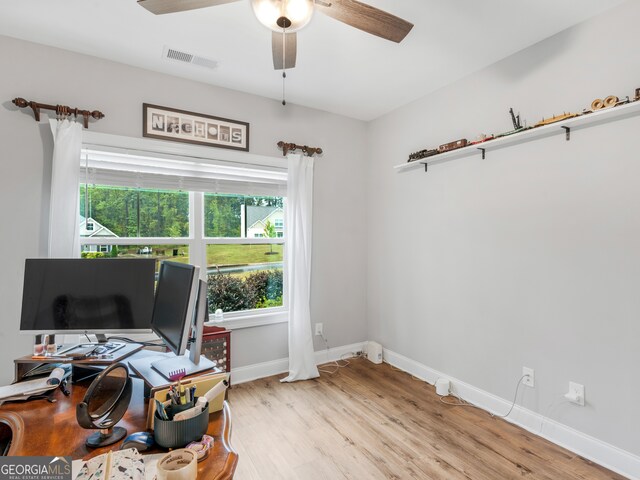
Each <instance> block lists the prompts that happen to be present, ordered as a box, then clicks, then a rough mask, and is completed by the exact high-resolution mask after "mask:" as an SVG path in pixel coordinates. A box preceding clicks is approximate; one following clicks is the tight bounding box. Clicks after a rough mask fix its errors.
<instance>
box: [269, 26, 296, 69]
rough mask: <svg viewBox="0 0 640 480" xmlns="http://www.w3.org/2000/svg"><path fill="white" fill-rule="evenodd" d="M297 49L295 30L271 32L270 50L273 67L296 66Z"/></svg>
mask: <svg viewBox="0 0 640 480" xmlns="http://www.w3.org/2000/svg"><path fill="white" fill-rule="evenodd" d="M283 37H284V38H283ZM283 44H284V48H283ZM297 49H298V39H297V36H296V32H293V33H285V34H282V33H280V32H271V50H272V51H273V68H274V69H276V70H282V69H283V68H294V67H295V66H296V53H297V52H296V51H297Z"/></svg>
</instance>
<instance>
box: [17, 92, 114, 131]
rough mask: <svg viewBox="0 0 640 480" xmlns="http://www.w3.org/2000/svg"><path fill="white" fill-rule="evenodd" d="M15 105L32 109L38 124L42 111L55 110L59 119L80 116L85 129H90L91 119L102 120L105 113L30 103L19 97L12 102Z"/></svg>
mask: <svg viewBox="0 0 640 480" xmlns="http://www.w3.org/2000/svg"><path fill="white" fill-rule="evenodd" d="M12 102H13V104H14V105H15V106H16V107H18V108H27V107H31V110H33V116H34V117H35V119H36V122H39V121H40V109H43V110H53V111H54V112H56V115H57V116H58V117H68V116H70V115H73V116H74V117H77V116H78V115H80V116H82V119H83V122H82V123H83V125H84V128H89V117H92V118H95V119H96V120H100V119H101V118H104V113H102V112H101V111H99V110H94V111H92V112H91V111H89V110H81V109H79V108H71V107H69V106H67V105H48V104H46V103H37V102H30V101H28V100H25V99H24V98H22V97H17V98H14V99H13V100H12Z"/></svg>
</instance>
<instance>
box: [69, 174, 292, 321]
mask: <svg viewBox="0 0 640 480" xmlns="http://www.w3.org/2000/svg"><path fill="white" fill-rule="evenodd" d="M89 204H91V205H92V209H93V210H92V212H91V215H92V217H91V223H92V224H93V225H94V229H93V230H92V231H89V230H87V229H86V228H84V225H86V224H87V221H85V219H84V217H80V224H81V228H80V232H81V239H80V241H81V246H82V247H81V250H82V256H83V257H84V258H95V257H113V258H136V257H140V258H149V257H151V258H155V259H156V260H157V266H156V268H157V269H159V264H160V261H162V260H170V261H175V262H181V263H191V264H194V265H198V266H200V268H201V270H202V269H205V271H206V277H207V283H208V289H209V290H208V297H209V302H208V303H209V313H210V314H213V313H214V312H215V310H216V309H218V308H221V309H222V310H223V311H224V312H225V313H232V312H247V311H253V310H261V309H273V308H278V307H282V305H283V297H284V282H283V247H284V244H283V237H282V236H275V235H274V236H273V237H267V235H266V234H265V233H264V231H263V232H262V233H258V232H257V231H256V229H257V228H258V227H257V226H256V227H255V228H253V229H252V230H251V232H253V235H254V236H253V237H251V236H250V237H246V236H243V235H242V234H243V219H244V213H243V212H246V211H251V212H254V213H255V212H258V211H267V210H268V211H269V212H273V211H275V210H282V209H283V204H284V198H282V197H254V196H246V195H225V194H208V193H207V194H203V193H200V192H182V191H178V190H142V189H139V188H127V187H118V186H109V185H88V186H85V185H80V211H84V209H85V207H86V206H87V205H89ZM269 204H270V205H269ZM198 209H200V212H198V211H197V210H198ZM252 218H253V217H252ZM198 219H200V221H198ZM261 220H264V219H261ZM263 230H264V228H263ZM253 239H259V242H260V243H255V240H254V241H252V240H253ZM98 242H99V244H98Z"/></svg>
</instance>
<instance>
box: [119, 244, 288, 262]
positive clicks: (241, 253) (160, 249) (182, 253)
mask: <svg viewBox="0 0 640 480" xmlns="http://www.w3.org/2000/svg"><path fill="white" fill-rule="evenodd" d="M140 248H143V246H139V245H135V246H121V247H119V252H118V257H120V258H126V257H129V258H131V257H140V258H155V259H156V260H171V261H172V262H180V263H189V247H187V246H186V245H168V246H154V247H153V253H151V254H149V255H143V254H138V253H137V252H138V249H140ZM174 248H175V249H177V250H178V255H177V256H173V249H174ZM282 249H283V245H236V244H231V245H207V266H209V267H215V266H216V265H218V266H226V265H251V264H256V263H271V262H282ZM272 251H273V252H274V253H273V255H270V254H269V253H270V252H272Z"/></svg>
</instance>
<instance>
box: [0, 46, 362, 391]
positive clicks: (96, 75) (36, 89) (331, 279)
mask: <svg viewBox="0 0 640 480" xmlns="http://www.w3.org/2000/svg"><path fill="white" fill-rule="evenodd" d="M0 58H2V59H3V64H4V68H3V74H2V78H1V79H0V99H2V102H3V103H2V106H1V107H0V145H1V146H2V150H1V152H2V153H1V154H0V156H1V162H2V177H1V178H0V219H1V221H0V225H1V228H2V234H1V235H0V238H1V239H2V240H1V242H2V243H1V244H0V245H1V251H2V253H3V262H2V263H3V268H2V271H1V272H0V305H2V315H1V317H0V325H1V327H2V328H0V345H1V346H2V348H1V349H0V384H4V383H6V382H7V381H9V380H10V379H12V377H13V373H12V360H13V358H15V357H17V356H21V355H25V354H28V353H30V350H31V342H32V340H31V338H30V337H25V336H18V325H19V319H20V309H21V297H22V279H23V271H24V260H25V258H29V257H38V256H45V254H46V243H45V242H46V232H47V222H48V196H49V190H50V183H49V182H50V176H51V160H50V158H51V151H52V140H51V133H50V132H49V131H48V125H45V123H44V120H46V119H43V123H41V124H40V125H38V124H36V123H35V122H34V119H33V115H32V113H31V111H30V110H28V109H27V110H21V111H20V110H18V109H17V108H16V107H14V106H13V105H12V104H11V102H10V101H11V99H13V98H15V97H24V98H26V99H28V100H35V101H39V102H43V103H53V104H56V103H60V104H66V105H70V106H72V107H75V106H78V107H81V108H88V109H91V110H93V109H99V110H101V111H103V112H104V113H105V115H106V117H105V118H104V119H103V120H100V121H98V122H92V123H91V125H90V129H91V130H92V131H98V132H104V133H111V134H117V135H127V136H132V137H139V136H141V134H142V103H143V102H148V103H153V104H159V105H165V106H169V107H176V108H181V109H185V110H190V111H195V112H202V113H208V114H212V115H217V116H221V117H225V118H233V119H238V120H243V121H247V122H249V123H250V124H251V138H250V143H251V152H252V153H257V154H263V155H271V156H279V155H281V152H280V151H279V150H278V149H277V147H276V143H277V142H278V141H279V140H285V141H290V142H296V143H300V144H307V145H313V146H321V147H322V148H323V149H324V152H325V153H324V155H323V157H321V158H319V159H318V161H317V162H316V165H317V166H316V176H315V196H314V238H313V243H314V256H313V269H314V271H313V277H312V283H313V292H312V299H311V303H312V305H311V307H312V321H314V322H315V321H322V322H324V331H325V335H326V336H327V337H328V339H329V342H330V344H331V346H338V345H344V344H350V343H354V342H359V341H363V340H365V338H366V322H365V317H364V314H365V299H366V294H365V289H366V285H365V284H364V282H363V272H364V271H365V270H366V252H365V250H364V248H363V245H364V243H365V240H366V236H365V231H364V230H365V225H364V221H365V219H364V216H365V215H364V211H365V202H366V198H365V187H366V185H365V183H364V182H363V181H362V175H363V172H364V168H365V154H364V150H365V138H366V126H365V124H364V123H362V122H360V121H356V120H351V119H348V118H345V117H341V116H338V115H333V114H328V113H325V112H321V111H318V110H313V109H308V108H302V107H297V106H295V105H287V107H286V108H284V107H282V105H281V104H280V102H277V101H274V100H269V99H265V98H261V97H257V96H253V95H248V94H244V93H240V92H236V91H232V90H227V89H222V88H216V87H212V86H209V85H205V84H201V83H196V82H193V81H188V80H183V79H179V78H176V77H171V76H167V75H162V74H158V73H153V72H150V71H145V70H142V69H137V68H133V67H130V66H126V65H122V64H118V63H114V62H109V61H105V60H101V59H97V58H93V57H88V56H84V55H79V54H76V53H72V52H68V51H63V50H58V49H54V48H49V47H45V46H41V45H36V44H33V43H28V42H23V41H20V40H15V39H11V38H8V37H2V36H0ZM214 75H215V73H214ZM274 81H277V75H274ZM283 161H284V160H283ZM315 341H316V349H317V350H319V349H322V348H324V343H322V342H318V339H315ZM232 344H233V348H232V365H233V366H243V365H248V364H253V363H258V362H265V361H269V360H274V359H280V358H283V357H286V356H287V329H286V325H283V324H280V325H274V326H266V327H259V328H254V329H244V330H237V331H235V332H234V334H233V336H232Z"/></svg>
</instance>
